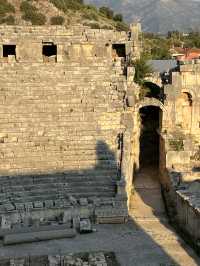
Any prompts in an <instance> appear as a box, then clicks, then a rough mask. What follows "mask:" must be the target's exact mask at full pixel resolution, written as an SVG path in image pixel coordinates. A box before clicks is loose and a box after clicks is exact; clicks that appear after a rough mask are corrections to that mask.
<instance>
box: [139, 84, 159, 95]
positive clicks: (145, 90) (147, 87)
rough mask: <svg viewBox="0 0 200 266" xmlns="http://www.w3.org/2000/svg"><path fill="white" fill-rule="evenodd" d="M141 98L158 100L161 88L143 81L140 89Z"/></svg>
mask: <svg viewBox="0 0 200 266" xmlns="http://www.w3.org/2000/svg"><path fill="white" fill-rule="evenodd" d="M141 94H142V96H145V97H148V98H156V99H160V96H161V88H160V87H159V86H158V85H156V84H155V83H153V82H150V81H145V82H144V83H143V86H142V89H141Z"/></svg>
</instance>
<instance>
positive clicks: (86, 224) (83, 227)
mask: <svg viewBox="0 0 200 266" xmlns="http://www.w3.org/2000/svg"><path fill="white" fill-rule="evenodd" d="M79 231H80V233H81V234H85V233H91V232H92V224H91V221H90V219H81V220H80V228H79Z"/></svg>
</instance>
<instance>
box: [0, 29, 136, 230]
mask: <svg viewBox="0 0 200 266" xmlns="http://www.w3.org/2000/svg"><path fill="white" fill-rule="evenodd" d="M0 30H1V37H0V81H1V87H0V101H1V104H0V159H1V160H0V176H1V178H0V184H1V198H0V212H1V213H3V214H6V215H8V216H9V217H7V216H6V217H3V218H2V220H6V221H7V222H8V225H5V227H6V226H8V227H10V226H12V225H11V224H13V223H17V222H19V220H20V219H21V218H20V217H23V218H22V220H23V219H26V214H27V213H30V212H32V217H33V218H34V219H36V218H39V219H42V217H43V218H45V219H46V218H47V219H48V218H49V217H50V216H51V215H53V213H54V214H56V215H60V214H61V213H63V211H64V210H66V209H70V210H71V209H73V211H71V212H70V213H71V214H70V215H71V216H73V214H74V215H75V216H77V215H79V214H80V212H83V213H84V215H85V216H87V217H88V216H92V215H93V214H94V212H95V206H98V207H99V208H100V209H99V210H96V213H98V215H99V216H100V218H99V221H101V218H102V217H104V216H109V217H110V215H111V214H112V215H111V216H112V217H115V216H117V215H118V216H120V215H121V216H120V217H124V216H126V215H127V212H126V211H124V210H125V209H126V198H127V196H126V194H125V188H126V187H128V184H129V182H131V173H132V171H131V165H132V161H131V159H130V158H129V155H130V150H129V143H130V139H131V134H130V132H131V130H132V126H133V125H132V124H131V120H132V117H131V116H129V117H128V116H127V113H129V111H127V110H126V108H127V92H128V91H130V90H131V91H132V92H133V90H134V86H135V85H134V83H133V74H134V71H133V68H132V67H128V64H129V62H130V60H131V58H134V57H135V47H134V44H133V36H132V32H130V33H128V34H127V33H125V32H117V31H116V32H115V31H107V30H91V29H89V28H87V27H82V26H74V27H72V28H71V29H67V28H65V27H63V26H55V27H54V26H51V27H48V26H47V27H34V26H30V27H17V26H14V27H12V26H10V27H6V26H4V27H0ZM127 117H128V118H127ZM126 159H127V160H126ZM124 165H126V167H127V168H126V167H124ZM126 169H130V170H129V171H127V170H126ZM94 197H96V198H95V199H94ZM116 197H118V199H116ZM83 198H84V199H83ZM98 198H100V199H101V200H100V201H98ZM121 199H122V203H120V200H121ZM83 202H84V203H83ZM82 203H83V204H82ZM120 204H121V205H120ZM115 205H116V206H117V208H116V207H115ZM101 206H102V208H101ZM103 206H107V207H109V208H108V210H107V212H106V211H105V208H104V207H103ZM120 206H121V209H123V210H122V212H121V213H122V214H120V211H119V209H120ZM115 209H116V210H117V213H116V212H115ZM58 210H59V211H58ZM104 211H105V212H104ZM8 213H10V214H8ZM11 213H13V214H11ZM71 216H70V217H71ZM112 217H111V218H109V219H112ZM102 219H103V218H102ZM122 220H123V219H122ZM7 222H6V223H7ZM6 223H5V224H6Z"/></svg>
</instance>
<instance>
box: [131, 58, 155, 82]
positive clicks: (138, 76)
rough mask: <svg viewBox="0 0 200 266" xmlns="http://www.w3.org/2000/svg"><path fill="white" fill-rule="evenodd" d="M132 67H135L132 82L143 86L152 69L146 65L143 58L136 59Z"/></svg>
mask: <svg viewBox="0 0 200 266" xmlns="http://www.w3.org/2000/svg"><path fill="white" fill-rule="evenodd" d="M133 66H134V67H135V77H134V81H135V82H136V83H138V84H139V85H144V79H145V77H146V76H147V75H148V74H150V73H151V72H152V68H151V67H150V66H149V65H148V64H147V60H146V58H145V57H144V56H141V58H140V59H137V60H136V61H135V62H134V63H133Z"/></svg>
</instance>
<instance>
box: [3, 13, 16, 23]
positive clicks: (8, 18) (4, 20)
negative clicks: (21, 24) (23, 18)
mask: <svg viewBox="0 0 200 266" xmlns="http://www.w3.org/2000/svg"><path fill="white" fill-rule="evenodd" d="M3 23H5V24H7V25H14V24H15V18H14V17H13V16H12V15H10V16H8V17H5V18H2V19H0V24H3Z"/></svg>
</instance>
